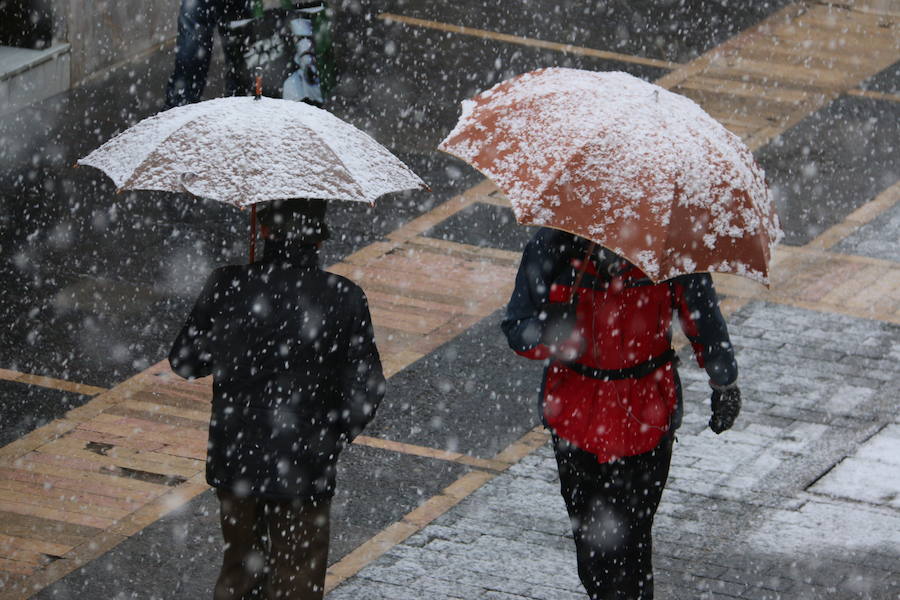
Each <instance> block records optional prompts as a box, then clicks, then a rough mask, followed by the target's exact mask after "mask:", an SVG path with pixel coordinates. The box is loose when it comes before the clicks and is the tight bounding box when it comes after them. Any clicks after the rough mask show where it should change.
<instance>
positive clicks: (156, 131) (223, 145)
mask: <svg viewBox="0 0 900 600" xmlns="http://www.w3.org/2000/svg"><path fill="white" fill-rule="evenodd" d="M78 163H79V164H82V165H90V166H93V167H97V168H98V169H101V170H102V171H103V172H105V173H106V174H107V175H109V177H110V178H111V179H112V180H113V181H114V182H115V184H116V185H117V186H118V187H119V189H120V190H129V189H141V190H161V191H170V192H185V191H186V192H189V193H191V194H194V195H195V196H200V197H202V198H209V199H214V200H220V201H223V202H228V203H230V204H233V205H235V206H238V207H244V206H248V205H252V204H255V203H257V202H262V201H266V200H277V199H283V198H296V197H303V198H324V199H328V200H332V199H336V200H357V201H362V202H368V203H372V202H374V201H375V199H376V198H378V197H379V196H381V195H383V194H387V193H390V192H398V191H402V190H409V189H417V188H423V189H427V186H426V185H425V183H424V182H423V181H422V180H421V179H420V178H419V177H418V176H417V175H416V174H415V173H413V172H412V171H411V170H410V169H409V167H407V166H406V165H405V164H403V163H402V162H401V161H400V160H399V159H398V158H396V157H395V156H394V155H393V154H391V153H390V152H389V151H388V150H387V149H386V148H384V147H383V146H381V145H380V144H379V143H378V142H376V141H375V140H373V139H372V138H371V137H369V136H368V135H366V134H365V133H364V132H362V131H360V130H359V129H357V128H356V127H354V126H352V125H350V124H349V123H346V122H344V121H342V120H341V119H339V118H337V117H335V116H334V115H332V114H331V113H329V112H328V111H325V110H322V109H320V108H315V107H313V106H310V105H308V104H305V103H302V102H292V101H289V100H281V99H274V98H251V97H233V98H219V99H215V100H207V101H206V102H199V103H197V104H190V105H187V106H182V107H179V108H173V109H171V110H168V111H166V112H163V113H160V114H158V115H155V116H153V117H150V118H147V119H144V120H143V121H141V122H140V123H138V124H136V125H134V126H133V127H131V128H129V129H127V130H126V131H124V132H122V133H120V134H119V135H117V136H116V137H114V138H113V139H111V140H109V141H108V142H106V143H105V144H103V145H102V146H101V147H99V148H98V149H96V150H94V151H93V152H91V153H90V154H89V155H88V156H86V157H84V158H82V159H81V160H79V161H78Z"/></svg>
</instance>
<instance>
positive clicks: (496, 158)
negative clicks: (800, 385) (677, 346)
mask: <svg viewBox="0 0 900 600" xmlns="http://www.w3.org/2000/svg"><path fill="white" fill-rule="evenodd" d="M439 148H440V149H441V150H443V151H444V152H447V153H449V154H452V155H454V156H457V157H459V158H461V159H462V160H464V161H466V162H468V163H469V164H471V165H472V166H474V167H475V168H477V169H478V170H480V171H481V172H482V173H484V174H485V175H487V176H488V177H489V178H490V179H491V180H493V181H494V182H495V183H496V184H497V185H498V187H500V189H501V190H503V192H504V193H505V194H506V196H507V198H509V200H510V202H511V204H512V207H513V210H514V212H515V215H516V220H517V221H518V222H519V223H521V224H523V225H540V226H546V227H554V228H556V229H562V230H564V231H568V232H570V233H574V234H576V235H579V236H582V237H585V238H587V239H590V240H593V241H595V242H597V243H599V244H602V245H603V246H605V247H607V248H609V249H610V250H613V251H614V252H616V253H618V254H620V255H622V256H624V257H625V258H627V259H628V260H630V261H631V262H632V263H634V264H636V265H637V266H638V267H639V268H640V269H641V270H643V271H644V272H645V273H646V274H647V275H648V276H649V277H650V278H651V279H653V280H655V281H660V280H664V279H669V278H671V277H675V276H677V275H680V274H685V273H694V272H707V271H717V272H724V273H735V274H738V275H744V276H747V277H750V278H752V279H755V280H757V281H759V282H762V283H765V284H768V263H769V258H770V256H771V253H772V249H773V248H774V246H775V244H776V243H777V242H778V240H779V239H780V237H781V235H782V234H781V230H780V227H779V225H778V217H777V215H776V214H775V209H774V204H773V202H772V199H771V196H770V195H769V192H768V188H767V186H766V183H765V178H764V174H763V171H762V169H761V168H760V167H759V165H757V164H756V162H755V160H754V159H753V155H752V153H751V152H750V150H749V149H748V148H747V147H746V145H744V143H743V142H742V141H741V140H740V138H738V137H737V136H736V135H734V134H733V133H731V132H730V131H728V130H727V129H725V128H724V127H723V126H722V125H721V124H719V123H718V122H717V121H716V120H715V119H713V118H712V117H711V116H709V115H708V114H707V113H706V112H705V111H704V110H703V109H702V108H700V107H699V106H698V105H697V104H696V103H694V102H693V101H692V100H690V99H688V98H685V97H684V96H681V95H678V94H674V93H672V92H669V91H667V90H665V89H663V88H661V87H659V86H656V85H653V84H650V83H647V82H645V81H642V80H640V79H637V78H636V77H633V76H631V75H628V74H627V73H619V72H606V73H597V72H591V71H582V70H577V69H563V68H549V69H541V70H538V71H534V72H531V73H526V74H524V75H520V76H518V77H515V78H513V79H510V80H507V81H505V82H502V83H500V84H498V85H496V86H495V87H493V88H491V89H489V90H487V91H485V92H482V93H481V94H479V95H477V96H475V97H474V98H473V99H472V100H466V101H464V102H463V107H462V116H461V117H460V119H459V122H458V123H457V125H456V127H455V128H454V129H453V131H452V132H451V133H450V134H449V135H448V136H447V138H446V139H445V140H444V141H443V142H441V144H440V146H439Z"/></svg>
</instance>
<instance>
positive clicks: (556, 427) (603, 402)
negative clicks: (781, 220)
mask: <svg viewBox="0 0 900 600" xmlns="http://www.w3.org/2000/svg"><path fill="white" fill-rule="evenodd" d="M585 248H586V244H585V243H584V240H581V238H576V237H575V236H572V235H570V234H567V233H563V232H560V231H556V230H551V229H542V230H540V231H539V232H538V233H537V235H535V237H534V239H532V241H531V242H530V243H529V245H528V246H527V247H526V250H525V253H524V255H523V258H522V264H521V265H520V268H519V274H518V276H517V279H516V289H515V291H514V292H513V296H512V298H511V299H510V304H509V306H508V308H507V318H506V320H504V322H503V329H504V332H505V333H506V334H507V338H508V339H509V342H510V346H511V347H512V348H513V349H514V350H515V351H516V352H518V353H519V354H521V355H522V356H525V357H527V358H531V359H537V360H548V361H549V364H548V367H547V369H546V371H545V375H544V385H543V389H542V394H541V406H542V413H543V418H544V422H545V424H546V425H548V426H549V427H550V428H551V429H553V431H554V432H555V433H556V434H557V435H559V436H560V437H562V438H564V439H566V440H568V441H569V442H571V443H573V444H575V445H576V446H578V447H579V448H582V449H584V450H586V451H588V452H591V453H593V454H595V455H597V459H598V460H599V461H600V462H608V461H610V460H614V459H615V458H617V457H622V456H632V455H635V454H641V453H644V452H648V451H650V450H652V449H653V448H655V447H656V445H657V444H658V443H659V441H660V439H661V438H662V436H663V435H664V434H665V433H666V432H667V431H668V430H669V429H670V427H672V426H673V421H674V419H673V416H674V415H675V412H676V409H677V407H678V404H679V402H680V386H679V384H678V381H677V373H676V370H675V367H674V365H673V364H672V363H671V362H665V363H664V364H662V365H661V366H659V367H658V368H656V369H654V370H652V371H651V372H649V373H648V374H646V375H643V376H639V377H625V378H616V377H620V376H621V373H619V374H615V373H612V374H610V373H606V375H607V376H609V375H611V376H612V377H613V378H612V379H610V380H603V379H600V378H598V375H599V376H603V374H598V373H592V374H583V372H584V371H586V369H583V368H581V367H579V365H581V366H582V367H588V368H589V369H598V370H603V371H607V372H608V371H611V370H627V369H631V368H633V367H636V366H638V365H641V364H642V363H646V362H647V361H648V360H650V359H653V358H654V357H660V356H662V355H664V354H665V353H666V352H667V351H669V350H670V348H671V324H672V316H673V314H676V313H677V314H678V316H679V318H680V321H681V325H682V328H683V329H684V331H685V334H686V335H687V336H688V338H689V339H690V340H691V341H692V343H693V346H694V351H695V355H696V357H697V362H698V363H699V364H700V366H705V367H706V368H707V371H709V373H710V377H711V379H712V380H713V381H714V382H716V383H720V384H727V383H730V382H731V381H733V380H734V379H736V377H737V365H736V363H735V361H734V355H733V352H732V350H731V344H730V342H729V340H728V332H727V328H726V326H725V322H724V319H722V316H721V313H720V311H719V308H718V303H717V300H716V297H715V291H714V289H713V288H712V280H711V278H710V277H709V276H708V275H705V274H701V275H689V276H684V277H679V278H676V279H674V280H671V281H667V282H663V283H658V284H654V283H653V282H651V281H650V280H649V279H647V277H646V276H645V275H644V273H643V272H642V271H640V270H639V269H638V268H637V267H634V266H632V265H631V264H630V263H625V262H623V261H621V259H620V258H619V257H617V256H616V255H614V254H612V253H611V252H609V251H604V253H605V258H602V259H601V258H599V257H596V256H595V257H594V258H593V259H592V260H590V261H589V264H588V265H587V267H586V269H585V276H584V279H583V280H582V283H581V285H580V286H579V289H578V300H577V326H576V332H577V333H576V337H577V336H580V338H582V340H583V342H582V344H581V345H580V346H581V347H583V351H582V352H581V353H580V355H579V356H578V357H577V358H576V359H575V360H574V361H573V362H575V363H577V364H576V365H572V366H567V364H566V363H565V362H561V361H560V360H557V359H555V358H554V356H553V354H552V353H551V349H550V348H549V347H548V346H546V345H544V344H543V343H541V342H540V337H541V335H542V333H543V326H544V324H545V323H544V321H542V317H544V316H545V315H546V313H543V314H542V307H543V306H545V305H546V302H551V303H557V302H566V301H567V300H568V298H569V295H570V293H571V291H572V286H573V284H574V280H575V276H576V271H577V269H578V267H579V266H580V264H581V261H582V260H583V258H584V256H585ZM573 339H574V338H573ZM573 369H578V371H582V372H578V371H576V370H573ZM589 369H588V370H589Z"/></svg>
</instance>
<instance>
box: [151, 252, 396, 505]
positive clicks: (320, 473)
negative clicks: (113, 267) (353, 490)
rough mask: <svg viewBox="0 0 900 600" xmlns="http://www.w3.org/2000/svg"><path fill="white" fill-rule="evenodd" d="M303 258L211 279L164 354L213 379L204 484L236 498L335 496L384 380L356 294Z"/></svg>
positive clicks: (268, 260) (181, 367) (234, 269)
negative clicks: (345, 459) (343, 464)
mask: <svg viewBox="0 0 900 600" xmlns="http://www.w3.org/2000/svg"><path fill="white" fill-rule="evenodd" d="M317 259H318V253H317V251H316V250H315V249H314V248H313V247H311V246H303V247H300V248H298V249H295V250H290V249H287V248H286V247H279V246H278V245H275V244H273V243H271V242H270V243H267V248H266V253H265V255H264V256H263V260H262V261H260V262H257V263H254V264H252V265H241V266H228V267H223V268H220V269H216V270H215V271H214V272H213V273H212V274H211V275H210V276H209V279H208V280H207V281H206V284H205V286H204V288H203V291H202V292H201V294H200V297H199V298H198V300H197V302H196V304H195V306H194V309H193V311H192V312H191V314H190V316H189V317H188V320H187V323H185V325H184V328H183V329H182V330H181V333H180V334H179V335H178V338H177V339H176V340H175V343H174V345H173V346H172V351H171V353H170V354H169V363H170V364H171V365H172V369H173V370H174V371H175V372H176V373H178V374H179V375H181V376H182V377H186V378H194V377H205V376H207V375H210V374H211V375H213V400H212V419H211V420H210V426H209V450H208V455H207V463H206V478H207V481H208V482H209V484H210V485H212V486H215V487H223V488H227V489H230V490H232V491H234V492H235V493H237V494H240V495H250V496H256V497H265V498H275V499H286V498H297V497H302V498H306V499H317V498H327V497H330V496H331V495H332V494H333V493H334V485H335V464H336V462H337V458H338V454H339V453H340V451H341V449H342V448H343V447H344V446H345V445H346V444H347V443H349V442H350V441H351V440H352V439H353V438H354V437H355V436H356V435H357V434H359V432H360V431H362V429H363V428H364V427H365V426H366V424H367V423H368V422H369V420H371V418H372V417H373V416H374V414H375V410H376V408H377V407H378V404H379V402H380V401H381V398H382V396H383V395H384V376H383V374H382V371H381V362H380V360H379V357H378V350H377V349H376V347H375V340H374V336H373V331H372V322H371V318H370V315H369V308H368V304H367V302H366V297H365V295H364V294H363V291H362V290H361V289H360V288H359V286H357V285H356V284H354V283H353V282H352V281H350V280H348V279H346V278H344V277H340V276H338V275H333V274H331V273H327V272H325V271H322V270H321V269H319V268H318V266H317Z"/></svg>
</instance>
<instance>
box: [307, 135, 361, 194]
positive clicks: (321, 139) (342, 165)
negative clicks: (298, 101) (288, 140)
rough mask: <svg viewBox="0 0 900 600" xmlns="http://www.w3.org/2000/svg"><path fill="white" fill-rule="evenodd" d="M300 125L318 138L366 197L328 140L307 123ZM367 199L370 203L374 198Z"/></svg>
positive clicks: (351, 181)
mask: <svg viewBox="0 0 900 600" xmlns="http://www.w3.org/2000/svg"><path fill="white" fill-rule="evenodd" d="M302 126H303V128H304V129H305V130H307V131H309V132H310V134H311V136H312V137H314V138H316V139H317V140H319V142H320V143H321V144H322V146H324V147H325V148H327V149H328V152H329V153H330V154H331V156H332V157H333V158H334V161H335V163H336V164H339V165H340V166H341V168H343V170H344V172H345V173H347V174H348V175H349V178H348V179H349V181H350V183H351V184H352V185H353V186H354V187H355V188H356V189H357V190H358V193H359V195H360V196H361V197H362V198H363V199H366V193H365V190H363V188H362V186H361V185H360V184H359V183H357V182H356V179H355V176H354V174H353V171H351V170H350V168H349V167H347V164H346V163H345V162H344V161H343V160H341V157H340V156H338V154H337V152H335V151H334V150H333V149H332V148H331V146H330V145H329V144H328V142H327V141H326V140H325V139H324V138H323V137H322V136H320V135H319V134H318V133H317V132H316V131H315V130H314V129H313V128H312V127H310V126H309V125H307V124H306V123H302ZM367 201H368V202H370V203H371V202H374V198H373V199H372V200H371V201H369V200H367Z"/></svg>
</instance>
